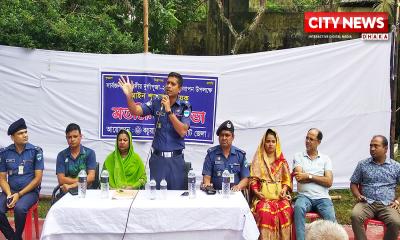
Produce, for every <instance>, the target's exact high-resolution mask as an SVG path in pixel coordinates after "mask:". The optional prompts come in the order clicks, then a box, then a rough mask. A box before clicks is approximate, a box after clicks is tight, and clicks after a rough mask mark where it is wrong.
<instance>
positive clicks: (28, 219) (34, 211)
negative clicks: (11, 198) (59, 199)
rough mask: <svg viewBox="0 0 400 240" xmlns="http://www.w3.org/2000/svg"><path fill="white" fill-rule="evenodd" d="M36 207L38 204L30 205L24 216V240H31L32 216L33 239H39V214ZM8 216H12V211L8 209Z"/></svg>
mask: <svg viewBox="0 0 400 240" xmlns="http://www.w3.org/2000/svg"><path fill="white" fill-rule="evenodd" d="M38 205H39V202H37V203H35V204H33V205H32V207H31V208H29V210H28V213H27V214H26V222H25V228H24V239H25V240H32V215H33V218H34V224H35V233H36V235H35V237H36V238H35V239H39V214H38ZM9 212H10V214H11V215H14V209H13V208H11V209H10V211H9Z"/></svg>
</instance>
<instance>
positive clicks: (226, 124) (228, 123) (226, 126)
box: [217, 120, 235, 136]
mask: <svg viewBox="0 0 400 240" xmlns="http://www.w3.org/2000/svg"><path fill="white" fill-rule="evenodd" d="M223 130H227V131H231V132H232V133H234V132H235V127H234V126H233V123H232V122H231V121H230V120H227V121H225V122H223V123H222V124H221V125H219V128H218V129H217V136H219V134H220V133H221V131H223Z"/></svg>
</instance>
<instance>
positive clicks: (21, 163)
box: [0, 143, 44, 192]
mask: <svg viewBox="0 0 400 240" xmlns="http://www.w3.org/2000/svg"><path fill="white" fill-rule="evenodd" d="M43 169H44V161H43V151H42V149H41V148H40V147H36V146H34V145H32V144H30V143H27V144H25V149H24V150H23V151H22V153H21V154H18V153H17V151H16V149H15V145H14V144H11V145H10V146H8V147H6V148H3V149H1V150H0V172H6V173H7V175H8V184H9V185H10V188H11V189H12V190H13V191H21V190H22V189H23V188H24V187H26V186H27V185H28V184H29V183H30V182H32V180H33V179H34V178H35V170H43ZM39 190H40V186H39V187H38V188H36V189H35V191H37V192H39Z"/></svg>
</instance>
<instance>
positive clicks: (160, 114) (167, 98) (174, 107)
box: [118, 72, 192, 190]
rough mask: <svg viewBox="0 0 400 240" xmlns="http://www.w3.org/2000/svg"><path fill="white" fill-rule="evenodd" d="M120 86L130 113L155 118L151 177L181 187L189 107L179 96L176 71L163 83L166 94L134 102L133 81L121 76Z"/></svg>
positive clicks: (190, 109)
mask: <svg viewBox="0 0 400 240" xmlns="http://www.w3.org/2000/svg"><path fill="white" fill-rule="evenodd" d="M118 83H119V85H120V87H121V89H122V90H123V92H124V94H125V96H126V101H127V103H128V108H129V111H130V112H131V113H132V114H133V115H137V116H145V115H153V116H154V118H155V133H154V140H153V144H152V147H153V151H152V153H151V157H150V160H149V161H150V178H151V179H155V180H156V182H157V189H159V188H160V182H161V180H162V179H165V180H166V181H167V183H168V185H167V187H168V189H171V190H183V189H186V188H187V186H184V175H185V160H184V158H183V149H184V148H185V141H184V137H185V135H186V133H187V131H188V129H189V127H190V113H191V112H192V107H191V105H190V103H189V102H188V101H182V100H180V99H179V93H180V92H181V90H182V84H183V79H182V76H181V75H180V74H179V73H176V72H171V73H169V74H168V79H167V82H166V85H165V95H158V96H155V97H153V98H152V99H151V100H150V101H148V102H146V103H142V104H137V103H136V102H135V101H134V99H133V92H132V90H133V83H132V81H130V80H129V79H128V77H126V78H124V77H123V76H121V78H120V79H119V82H118Z"/></svg>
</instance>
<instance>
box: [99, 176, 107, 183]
mask: <svg viewBox="0 0 400 240" xmlns="http://www.w3.org/2000/svg"><path fill="white" fill-rule="evenodd" d="M100 182H101V183H108V177H100Z"/></svg>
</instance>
